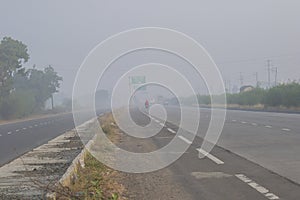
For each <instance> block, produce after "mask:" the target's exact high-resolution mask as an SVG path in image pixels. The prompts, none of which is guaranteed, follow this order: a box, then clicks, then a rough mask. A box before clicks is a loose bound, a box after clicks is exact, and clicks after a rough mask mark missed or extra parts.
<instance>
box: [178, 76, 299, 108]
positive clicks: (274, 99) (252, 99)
mask: <svg viewBox="0 0 300 200" xmlns="http://www.w3.org/2000/svg"><path fill="white" fill-rule="evenodd" d="M222 95H223V96H224V95H226V100H227V104H235V105H241V106H254V105H258V104H261V105H264V107H282V106H283V107H287V108H290V107H300V84H299V83H296V82H293V83H289V84H280V85H277V86H275V87H272V88H270V89H263V88H259V87H257V88H254V89H253V90H251V91H245V92H240V93H237V94H222ZM214 97H215V98H216V101H217V102H218V97H221V95H216V96H214ZM197 98H198V103H199V104H200V105H201V104H202V105H210V104H211V98H210V96H209V95H197ZM190 99H191V98H184V99H183V102H184V103H185V104H187V105H189V104H190ZM220 102H221V101H220Z"/></svg>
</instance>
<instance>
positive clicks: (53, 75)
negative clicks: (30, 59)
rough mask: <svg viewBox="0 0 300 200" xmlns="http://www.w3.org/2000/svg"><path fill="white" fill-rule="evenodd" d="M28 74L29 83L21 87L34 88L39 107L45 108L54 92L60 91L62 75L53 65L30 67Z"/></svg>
mask: <svg viewBox="0 0 300 200" xmlns="http://www.w3.org/2000/svg"><path fill="white" fill-rule="evenodd" d="M26 75H27V82H28V83H27V84H24V85H23V86H22V87H21V88H23V89H26V88H27V89H30V90H32V91H33V92H34V96H35V101H36V103H37V107H38V108H43V107H44V104H45V102H46V101H47V100H48V99H50V98H52V95H53V94H54V93H56V92H58V88H59V87H60V81H62V77H60V76H59V75H58V74H57V72H56V71H55V70H54V69H53V67H51V66H48V67H46V68H45V69H44V70H38V69H36V68H32V69H29V70H28V71H27V72H26ZM24 87H25V88H24ZM16 89H18V88H16Z"/></svg>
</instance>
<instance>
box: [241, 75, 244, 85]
mask: <svg viewBox="0 0 300 200" xmlns="http://www.w3.org/2000/svg"><path fill="white" fill-rule="evenodd" d="M240 82H241V87H242V86H243V85H244V78H243V74H242V72H240Z"/></svg>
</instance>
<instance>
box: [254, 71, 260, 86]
mask: <svg viewBox="0 0 300 200" xmlns="http://www.w3.org/2000/svg"><path fill="white" fill-rule="evenodd" d="M254 76H255V81H256V87H258V86H259V84H258V72H255V74H254Z"/></svg>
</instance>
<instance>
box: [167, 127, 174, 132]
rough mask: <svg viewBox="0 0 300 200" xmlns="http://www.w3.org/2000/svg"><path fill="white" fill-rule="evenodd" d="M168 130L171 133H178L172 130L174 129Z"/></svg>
mask: <svg viewBox="0 0 300 200" xmlns="http://www.w3.org/2000/svg"><path fill="white" fill-rule="evenodd" d="M167 129H168V131H169V132H171V133H176V131H174V130H172V129H170V128H167Z"/></svg>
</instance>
